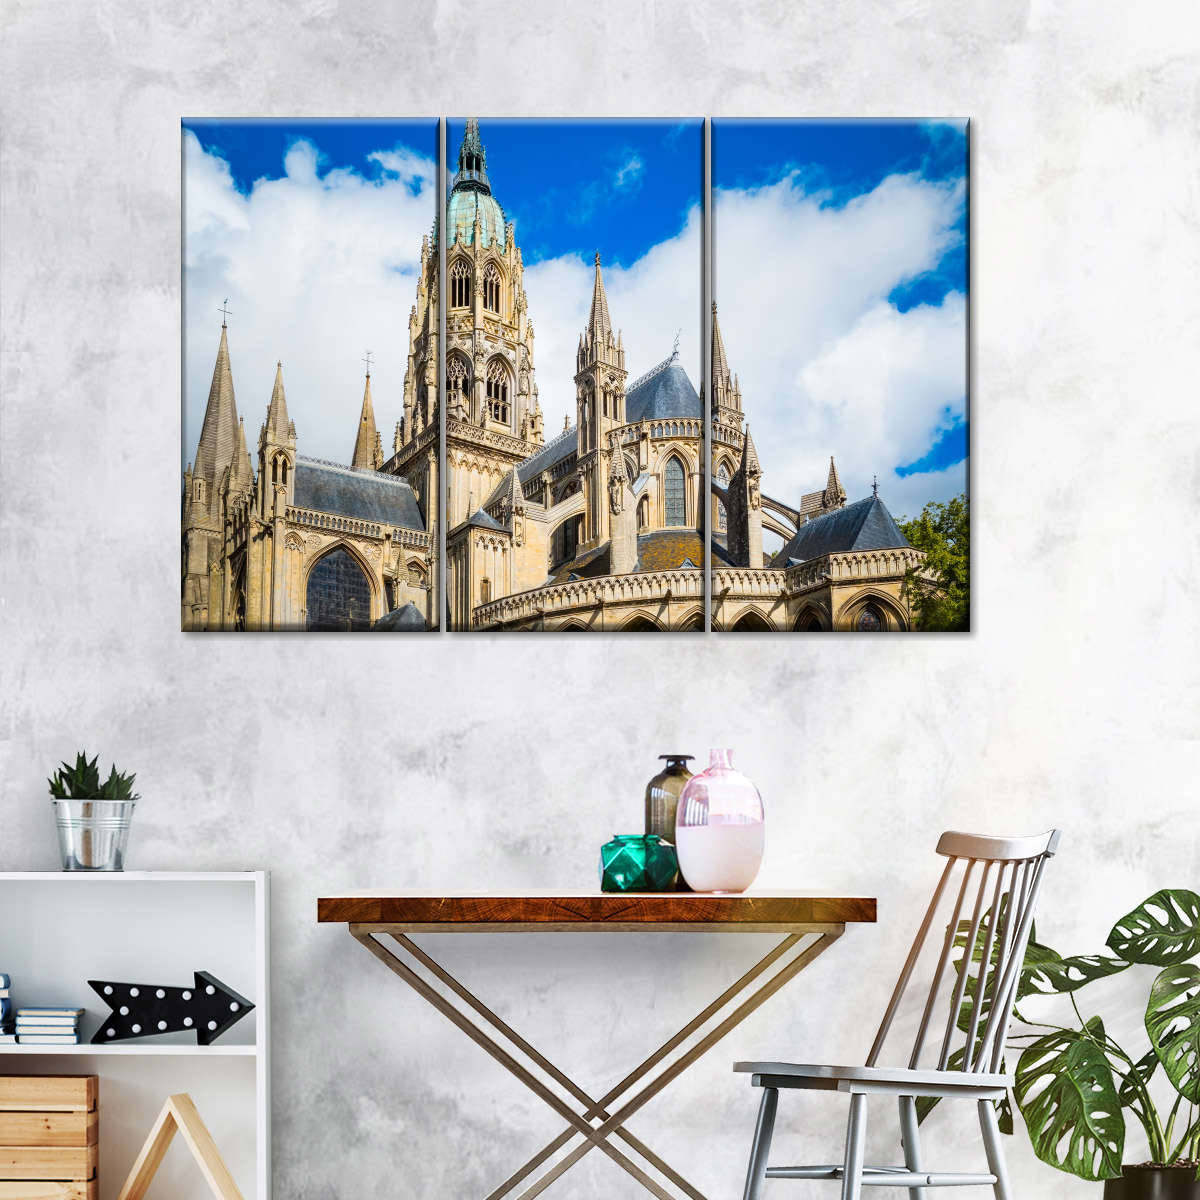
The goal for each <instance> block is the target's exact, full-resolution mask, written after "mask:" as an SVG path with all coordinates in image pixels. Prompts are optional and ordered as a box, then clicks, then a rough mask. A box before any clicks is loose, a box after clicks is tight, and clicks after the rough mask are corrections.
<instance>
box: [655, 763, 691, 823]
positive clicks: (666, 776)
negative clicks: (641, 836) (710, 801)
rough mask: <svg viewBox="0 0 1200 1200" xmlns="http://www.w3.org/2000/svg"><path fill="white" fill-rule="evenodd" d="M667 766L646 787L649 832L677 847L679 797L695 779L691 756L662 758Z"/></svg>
mask: <svg viewBox="0 0 1200 1200" xmlns="http://www.w3.org/2000/svg"><path fill="white" fill-rule="evenodd" d="M658 757H659V758H661V759H665V760H666V764H667V765H666V766H665V767H663V769H662V770H661V771H659V773H658V774H657V775H655V777H654V778H653V779H652V780H650V782H649V783H648V784H646V832H647V833H651V834H657V835H658V836H659V837H660V838H662V839H663V840H664V841H667V842H670V843H671V844H672V845H674V843H675V810H676V808H677V807H678V806H679V794H680V792H682V791H683V788H684V785H685V784H686V783H687V781H688V780H689V779H691V777H692V773H691V771H689V770H688V766H687V765H688V763H689V762H690V761H691V759H692V756H691V755H690V754H660V755H659V756H658Z"/></svg>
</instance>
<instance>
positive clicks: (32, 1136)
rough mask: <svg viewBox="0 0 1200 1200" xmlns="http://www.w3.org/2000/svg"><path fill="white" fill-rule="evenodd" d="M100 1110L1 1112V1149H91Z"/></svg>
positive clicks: (96, 1130) (93, 1143)
mask: <svg viewBox="0 0 1200 1200" xmlns="http://www.w3.org/2000/svg"><path fill="white" fill-rule="evenodd" d="M99 1129H100V1110H99V1109H96V1108H93V1109H92V1111H91V1112H4V1111H0V1148H2V1147H5V1146H92V1145H95V1143H96V1140H97V1134H98V1133H99Z"/></svg>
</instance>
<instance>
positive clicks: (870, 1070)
mask: <svg viewBox="0 0 1200 1200" xmlns="http://www.w3.org/2000/svg"><path fill="white" fill-rule="evenodd" d="M733 1069H734V1070H735V1071H741V1072H742V1073H743V1074H747V1075H771V1076H774V1077H775V1078H777V1079H780V1080H783V1079H787V1080H788V1081H789V1082H788V1083H787V1084H785V1085H784V1086H785V1087H798V1088H803V1087H820V1086H826V1087H827V1086H828V1081H830V1080H833V1081H835V1082H839V1083H840V1082H859V1083H881V1084H892V1085H895V1086H897V1087H903V1086H904V1085H906V1084H907V1085H911V1086H913V1087H923V1088H928V1087H945V1088H956V1089H968V1088H981V1089H986V1090H988V1091H993V1090H995V1089H996V1088H1007V1087H1011V1086H1012V1077H1011V1076H1009V1075H991V1074H987V1075H985V1074H975V1073H970V1074H968V1073H967V1072H966V1071H932V1070H928V1071H927V1070H913V1069H911V1068H909V1067H840V1066H827V1065H824V1064H817V1063H783V1062H738V1063H734V1064H733ZM792 1080H794V1081H795V1082H791V1081H792Z"/></svg>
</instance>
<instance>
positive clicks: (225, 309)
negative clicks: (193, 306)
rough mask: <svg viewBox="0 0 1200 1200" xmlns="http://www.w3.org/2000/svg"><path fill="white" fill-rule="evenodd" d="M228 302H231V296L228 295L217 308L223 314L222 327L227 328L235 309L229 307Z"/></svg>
mask: <svg viewBox="0 0 1200 1200" xmlns="http://www.w3.org/2000/svg"><path fill="white" fill-rule="evenodd" d="M228 304H229V297H228V296H226V297H225V299H224V300H222V301H221V307H220V308H218V309H217V312H219V313H220V314H221V328H222V329H224V328H225V326H226V322H227V321H228V319H229V314H230V313H231V312H232V311H233V310H232V309H230V308H228V307H227V305H228Z"/></svg>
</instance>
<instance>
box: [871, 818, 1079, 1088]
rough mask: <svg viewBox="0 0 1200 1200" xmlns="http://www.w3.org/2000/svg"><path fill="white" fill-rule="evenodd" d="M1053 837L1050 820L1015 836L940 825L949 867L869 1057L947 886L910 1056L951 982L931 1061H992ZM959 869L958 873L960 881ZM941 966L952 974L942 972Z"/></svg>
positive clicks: (922, 1042)
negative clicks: (938, 944)
mask: <svg viewBox="0 0 1200 1200" xmlns="http://www.w3.org/2000/svg"><path fill="white" fill-rule="evenodd" d="M1058 839H1059V831H1058V830H1057V829H1052V830H1051V831H1050V832H1049V833H1042V834H1038V835H1037V836H1036V837H1020V838H1001V837H983V836H978V835H975V834H969V833H944V834H942V836H941V838H940V840H939V841H938V844H937V852H938V853H939V854H941V855H944V856H945V858H946V860H947V861H946V867H945V870H944V871H943V872H942V878H941V880H940V881H939V883H938V885H937V890H936V891H935V892H934V893H933V899H932V901H930V904H929V908H928V909H927V910H926V912H925V918H924V920H923V921H922V922H921V928H920V930H919V931H918V933H917V937H916V940H915V941H914V942H913V946H912V950H911V951H910V952H909V955H908V959H907V961H906V962H905V964H904V969H903V970H902V971H901V972H900V978H899V980H897V982H896V990H895V991H894V992H893V993H892V999H891V1002H890V1003H889V1004H888V1009H887V1012H886V1013H885V1014H884V1018H883V1022H882V1023H881V1024H880V1026H879V1032H878V1033H877V1034H876V1035H875V1042H874V1044H873V1045H872V1046H871V1053H870V1055H868V1057H867V1066H874V1065H875V1064H876V1062H877V1060H878V1058H879V1054H880V1051H881V1050H882V1049H883V1044H884V1042H885V1040H886V1039H887V1036H888V1031H889V1030H890V1029H891V1027H892V1022H893V1021H894V1020H895V1018H896V1013H897V1011H898V1010H899V1008H900V1002H901V1000H902V999H903V998H904V993H905V990H906V989H907V987H908V984H909V981H910V980H911V978H912V975H913V972H914V969H915V968H916V966H917V962H918V960H919V959H920V957H921V951H922V950H923V948H924V947H925V944H926V942H927V940H928V939H929V932H930V930H931V929H932V928H933V925H934V920H935V918H936V916H937V912H938V909H939V908H940V907H942V902H943V900H944V899H946V898H948V897H949V896H954V897H955V900H954V908H953V911H952V913H951V915H950V919H949V923H948V924H947V926H946V935H945V937H944V938H943V939H942V948H941V956H940V957H939V958H938V961H937V967H936V969H935V970H934V975H933V983H932V985H931V986H930V989H929V994H928V996H927V998H926V1000H925V1007H924V1010H923V1011H922V1013H921V1021H920V1025H919V1026H918V1028H917V1035H916V1039H915V1041H914V1043H913V1048H912V1054H911V1056H910V1058H909V1062H908V1065H909V1066H910V1067H919V1066H920V1065H921V1053H922V1051H923V1050H924V1049H925V1046H926V1042H927V1040H928V1035H929V1031H930V1025H931V1023H932V1018H933V1015H934V1012H935V1011H936V1009H937V1007H938V998H939V996H942V995H944V994H945V992H946V990H948V991H949V1012H948V1014H947V1019H946V1025H945V1029H944V1031H943V1032H942V1038H941V1046H940V1049H939V1052H938V1057H937V1061H936V1066H937V1068H938V1070H943V1071H944V1070H962V1071H966V1072H970V1073H975V1074H977V1073H981V1072H982V1073H988V1072H996V1071H999V1069H1000V1060H1001V1057H1002V1055H1003V1053H1004V1039H1005V1036H1006V1035H1007V1032H1008V1022H1009V1018H1010V1017H1011V1016H1012V1009H1013V1004H1014V1003H1015V1001H1016V998H1017V984H1018V982H1019V981H1020V976H1021V965H1022V963H1023V962H1024V960H1025V947H1026V945H1027V944H1028V942H1029V935H1030V932H1031V930H1032V929H1033V913H1034V909H1035V908H1036V906H1037V898H1038V892H1039V891H1040V890H1041V886H1042V873H1043V871H1044V869H1045V866H1046V860H1047V859H1049V858H1050V857H1052V856H1053V854H1054V853H1055V851H1056V850H1057V848H1058ZM956 878H960V881H959V882H958V885H957V887H955V886H954V880H955V879H956ZM955 962H957V967H958V969H957V970H955V969H954V965H953V964H954V963H955ZM947 968H949V969H950V975H951V976H953V979H950V978H948V977H947ZM943 985H945V987H944V986H943ZM960 1038H961V1043H960V1047H959V1048H960V1049H961V1051H962V1053H961V1054H958V1053H957V1051H956V1048H955V1045H954V1043H955V1042H956V1041H957V1040H959V1039H960ZM930 1065H932V1064H930Z"/></svg>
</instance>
